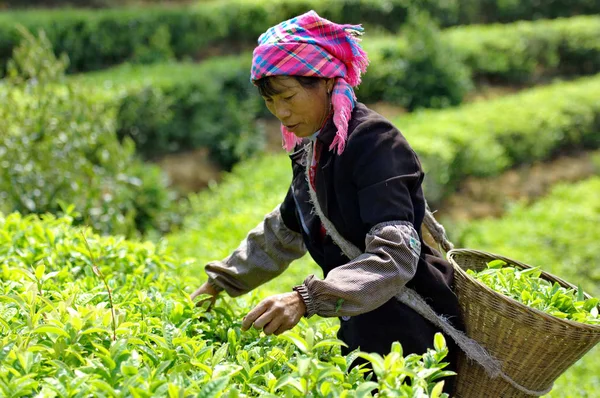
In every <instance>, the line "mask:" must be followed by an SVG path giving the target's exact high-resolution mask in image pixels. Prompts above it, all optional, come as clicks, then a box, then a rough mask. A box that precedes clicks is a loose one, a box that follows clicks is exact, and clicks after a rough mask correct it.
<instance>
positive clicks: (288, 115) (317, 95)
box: [263, 76, 333, 137]
mask: <svg viewBox="0 0 600 398" xmlns="http://www.w3.org/2000/svg"><path fill="white" fill-rule="evenodd" d="M269 79H271V80H270V84H271V87H272V88H273V89H274V90H275V91H276V92H277V93H278V94H274V95H273V96H271V97H263V99H264V100H265V103H266V105H267V108H268V109H269V111H270V112H271V113H272V114H273V115H275V117H276V118H277V119H279V121H280V122H281V123H282V124H283V125H285V126H286V127H287V128H288V130H289V131H291V132H293V133H294V134H295V135H296V136H297V137H309V136H311V135H313V134H314V133H315V132H316V131H317V130H319V129H320V128H321V126H322V125H323V123H324V122H325V118H326V117H327V116H328V115H329V107H330V103H329V97H330V96H329V94H328V92H330V91H331V90H332V88H333V79H319V81H318V84H317V85H316V87H311V88H306V87H304V86H302V85H301V84H300V82H299V81H298V80H296V79H295V78H293V77H290V76H272V77H270V78H269Z"/></svg>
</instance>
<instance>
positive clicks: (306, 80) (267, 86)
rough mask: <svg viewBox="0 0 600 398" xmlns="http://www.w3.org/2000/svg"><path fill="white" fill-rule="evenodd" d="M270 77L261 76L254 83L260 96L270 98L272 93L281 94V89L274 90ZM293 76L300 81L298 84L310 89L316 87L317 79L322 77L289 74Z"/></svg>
mask: <svg viewBox="0 0 600 398" xmlns="http://www.w3.org/2000/svg"><path fill="white" fill-rule="evenodd" d="M271 77H272V76H267V77H263V78H262V79H259V80H257V81H256V85H257V86H258V92H259V93H260V95H261V96H263V97H267V98H270V97H272V96H274V95H277V94H281V91H279V90H276V89H275V88H274V87H273V84H272V83H271ZM290 77H293V78H294V79H296V80H297V81H298V83H300V85H301V86H302V87H304V88H308V89H312V88H316V87H317V86H318V85H319V81H320V80H321V79H323V78H322V77H318V76H290Z"/></svg>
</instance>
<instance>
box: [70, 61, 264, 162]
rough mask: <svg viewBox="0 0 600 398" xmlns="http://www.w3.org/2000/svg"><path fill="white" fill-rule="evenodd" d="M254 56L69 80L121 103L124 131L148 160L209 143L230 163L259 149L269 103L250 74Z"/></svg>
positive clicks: (132, 68) (129, 69)
mask: <svg viewBox="0 0 600 398" xmlns="http://www.w3.org/2000/svg"><path fill="white" fill-rule="evenodd" d="M250 62H251V61H250V59H249V58H245V57H242V58H239V57H231V58H221V59H218V60H211V61H207V62H204V63H202V64H201V65H194V64H188V63H180V64H157V65H152V66H148V67H144V68H142V67H139V66H132V65H123V66H121V67H119V68H116V69H114V70H112V71H111V73H109V74H107V73H89V74H85V75H81V76H77V77H74V78H72V79H71V81H72V82H73V84H75V85H78V86H80V87H82V88H85V89H86V90H88V91H89V92H90V93H95V94H92V95H93V96H94V97H95V98H96V99H97V100H98V101H99V102H101V103H108V104H111V106H114V107H116V108H117V109H118V111H117V116H116V117H117V131H118V134H119V137H121V138H123V137H129V138H132V139H133V140H134V142H135V143H136V147H137V150H138V152H139V153H140V154H142V155H143V156H144V157H146V158H153V157H155V156H158V155H162V154H165V153H170V152H177V151H181V150H185V149H190V148H197V147H200V146H204V147H207V148H209V150H210V154H211V157H212V158H213V160H214V161H215V162H217V163H218V164H220V165H221V166H222V167H223V168H225V169H230V168H231V166H232V165H233V164H234V163H236V162H238V161H239V160H241V159H245V158H248V157H250V156H251V155H253V154H254V153H256V152H257V151H259V150H260V149H262V148H263V145H264V141H265V139H264V132H263V131H262V130H261V129H260V128H259V126H258V125H257V124H256V121H255V119H256V117H257V116H259V115H260V114H261V112H265V111H264V110H262V111H261V108H260V107H264V106H263V105H262V104H261V102H262V99H261V98H260V96H259V95H258V93H257V91H256V88H254V87H253V86H252V84H251V83H250V81H249V78H248V75H249V70H250Z"/></svg>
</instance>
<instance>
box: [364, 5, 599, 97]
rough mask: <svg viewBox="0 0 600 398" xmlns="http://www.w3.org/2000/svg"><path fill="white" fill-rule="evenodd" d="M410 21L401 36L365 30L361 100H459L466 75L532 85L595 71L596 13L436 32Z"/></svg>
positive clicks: (468, 81)
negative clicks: (365, 64)
mask: <svg viewBox="0 0 600 398" xmlns="http://www.w3.org/2000/svg"><path fill="white" fill-rule="evenodd" d="M412 25H414V28H413V29H412V30H411V29H405V35H398V36H395V35H394V36H390V35H387V36H375V37H372V36H369V35H367V36H366V37H365V39H364V40H363V43H362V44H363V46H364V48H365V49H366V50H367V52H368V53H369V56H370V58H371V64H370V65H369V69H368V72H367V73H366V74H365V76H364V78H363V82H362V84H361V85H360V86H359V88H358V90H357V95H358V96H359V98H360V99H361V101H363V102H377V101H381V100H382V99H383V100H385V101H388V102H391V103H396V104H400V105H404V106H408V107H409V108H412V107H414V106H411V103H412V101H414V100H416V103H417V104H421V105H424V106H430V107H434V108H435V107H440V106H442V105H449V104H457V103H459V102H460V101H461V99H462V97H463V96H464V94H465V90H468V89H469V88H470V87H472V83H471V81H476V82H481V81H490V82H493V83H495V84H515V83H518V84H523V83H525V84H534V83H536V82H539V81H541V80H544V79H548V78H551V77H554V76H572V75H586V74H593V73H597V72H598V71H600V44H599V42H598V40H597V38H598V36H599V35H600V18H598V17H597V16H591V17H573V18H569V19H558V20H553V21H536V22H525V21H520V22H516V23H512V24H504V25H499V24H497V25H475V26H459V27H455V28H451V29H446V30H443V31H441V32H439V33H438V32H437V31H436V30H435V28H434V27H433V26H432V25H431V23H427V22H415V23H414V24H412ZM409 26H411V25H409ZM415 36H416V37H415ZM467 69H468V72H467ZM413 99H414V100H413Z"/></svg>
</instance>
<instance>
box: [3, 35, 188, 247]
mask: <svg viewBox="0 0 600 398" xmlns="http://www.w3.org/2000/svg"><path fill="white" fill-rule="evenodd" d="M24 34H25V37H26V41H25V42H24V44H23V46H22V47H20V48H19V49H18V50H17V51H15V57H14V60H13V61H12V62H11V63H10V65H11V68H10V70H9V75H10V78H9V79H6V81H5V83H4V84H5V87H4V89H3V90H1V92H0V95H1V96H2V97H1V102H2V103H3V106H2V107H1V108H0V169H1V170H2V175H3V178H2V179H1V180H0V211H3V212H11V211H19V212H21V213H23V214H28V213H38V214H39V213H46V212H52V213H60V212H62V211H63V210H65V209H66V208H67V207H69V204H73V205H74V208H75V211H76V212H78V213H79V217H78V219H77V222H80V223H85V224H89V225H90V226H92V227H93V228H94V229H95V230H96V231H99V232H102V233H106V234H108V233H112V234H123V235H127V236H133V235H137V234H138V233H140V232H142V233H143V232H147V231H149V230H150V229H158V230H161V231H167V230H169V228H170V227H171V226H172V225H174V224H175V223H178V218H179V217H178V216H177V215H176V213H175V212H174V211H173V210H172V209H173V200H174V199H175V197H174V196H173V194H172V193H169V192H168V191H167V189H166V181H164V177H163V176H162V174H161V172H160V170H159V169H158V168H157V167H151V166H147V165H144V164H142V163H141V161H140V160H138V159H137V158H136V157H135V148H134V145H133V143H132V142H130V141H126V142H124V143H123V145H121V144H120V143H119V141H118V139H117V135H116V132H115V116H114V110H113V109H111V108H109V107H106V106H103V105H101V104H98V103H92V102H90V101H89V98H88V93H87V92H86V91H85V90H81V89H78V88H77V87H75V86H74V85H70V84H65V83H64V69H65V67H66V58H64V57H63V58H62V60H61V61H59V60H57V59H56V58H55V57H54V55H53V53H52V51H51V44H50V43H49V41H48V40H47V38H46V37H45V36H44V35H43V34H40V36H39V39H36V38H35V37H34V36H32V35H31V34H29V33H27V32H24Z"/></svg>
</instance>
